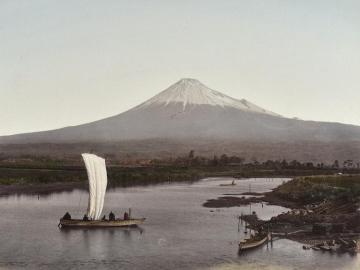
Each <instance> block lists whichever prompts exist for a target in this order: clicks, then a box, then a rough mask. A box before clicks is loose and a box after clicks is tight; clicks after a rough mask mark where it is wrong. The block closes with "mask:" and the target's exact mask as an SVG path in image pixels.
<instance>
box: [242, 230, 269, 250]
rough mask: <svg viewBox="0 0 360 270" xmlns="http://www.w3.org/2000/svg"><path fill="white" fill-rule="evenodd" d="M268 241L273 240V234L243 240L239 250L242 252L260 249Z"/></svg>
mask: <svg viewBox="0 0 360 270" xmlns="http://www.w3.org/2000/svg"><path fill="white" fill-rule="evenodd" d="M268 240H271V234H270V233H268V234H258V235H256V236H254V237H253V238H250V239H246V240H242V241H241V242H240V243H239V249H240V250H248V249H252V248H256V247H259V246H261V245H263V244H265V243H266V242H267V241H268Z"/></svg>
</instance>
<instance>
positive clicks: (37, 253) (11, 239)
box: [0, 178, 360, 270]
mask: <svg viewBox="0 0 360 270" xmlns="http://www.w3.org/2000/svg"><path fill="white" fill-rule="evenodd" d="M286 180H287V179H267V178H262V179H247V180H238V181H237V185H236V186H230V187H223V186H219V185H220V184H221V183H230V182H231V179H226V178H209V179H204V180H202V181H199V182H196V183H192V184H187V183H186V184H184V183H182V184H169V185H167V184H166V185H157V186H147V187H131V188H117V189H112V190H109V191H108V192H107V194H106V199H105V209H104V213H107V214H108V213H109V212H110V210H112V211H114V212H115V213H116V214H118V215H119V214H122V213H123V212H124V211H125V210H127V209H128V208H129V207H131V208H132V213H133V216H136V217H146V218H147V220H146V222H145V223H144V224H143V225H142V226H141V227H140V228H138V229H136V228H133V229H121V228H117V229H95V230H94V229H90V230H79V229H78V230H60V229H59V228H58V227H57V224H58V221H59V217H61V216H62V215H63V214H64V213H65V212H66V211H69V212H70V213H71V214H72V216H73V217H81V216H82V215H83V214H84V211H85V210H86V207H87V192H85V191H81V190H75V191H72V192H62V193H54V194H50V195H47V196H40V197H38V196H29V195H20V196H7V197H0V210H1V215H0V269H21V268H22V269H245V270H247V269H312V270H314V269H326V270H329V269H346V270H355V269H360V261H359V258H358V257H359V256H350V255H346V254H345V255H341V256H340V255H331V254H327V253H322V252H319V251H311V250H303V249H302V248H301V247H302V245H301V244H298V243H296V242H292V241H288V240H278V241H275V242H274V243H273V246H272V247H271V246H270V245H269V246H267V245H264V246H263V247H261V248H259V249H256V250H254V251H251V252H247V253H244V254H240V255H239V254H238V242H239V240H241V239H242V238H244V237H245V236H246V235H245V234H244V228H243V227H240V230H238V219H237V217H238V216H239V215H240V214H241V212H243V213H249V212H250V211H256V212H257V214H258V215H259V216H260V217H261V218H264V219H268V218H270V217H271V216H274V215H277V214H279V213H281V212H283V211H286V210H287V209H285V208H282V207H277V206H268V205H264V207H263V208H262V206H261V204H254V205H252V206H251V210H250V207H249V206H246V207H234V208H226V209H218V210H216V209H209V208H204V207H202V204H203V203H204V202H205V201H206V200H207V199H213V198H217V197H218V196H222V195H223V194H227V193H242V192H247V191H249V188H251V191H253V192H264V191H268V190H270V189H272V188H274V187H276V186H277V185H279V184H281V183H282V182H283V181H286Z"/></svg>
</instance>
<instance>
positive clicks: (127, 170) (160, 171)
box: [0, 163, 337, 195]
mask: <svg viewBox="0 0 360 270" xmlns="http://www.w3.org/2000/svg"><path fill="white" fill-rule="evenodd" d="M107 169H108V187H109V188H111V187H119V186H120V187H128V186H139V185H141V186H144V185H153V184H159V183H172V182H192V181H197V180H200V179H202V178H206V177H234V178H237V179H242V178H250V177H293V176H296V175H311V174H333V173H334V172H336V171H337V170H335V169H331V168H317V169H314V168H309V169H306V168H303V169H264V168H257V167H253V166H247V165H244V166H230V165H229V166H156V165H152V166H138V167H124V166H108V168H107ZM75 188H87V175H86V170H85V168H84V167H83V166H70V165H69V164H66V165H65V164H63V165H61V163H54V164H53V163H36V164H33V165H29V164H21V163H15V164H12V165H11V164H3V165H2V166H1V165H0V195H11V194H22V193H30V194H37V193H51V192H61V191H67V190H72V189H75Z"/></svg>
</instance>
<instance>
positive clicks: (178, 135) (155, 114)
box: [0, 79, 360, 144]
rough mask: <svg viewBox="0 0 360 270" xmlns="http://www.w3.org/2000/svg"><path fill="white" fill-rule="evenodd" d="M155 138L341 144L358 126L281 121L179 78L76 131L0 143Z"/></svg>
mask: <svg viewBox="0 0 360 270" xmlns="http://www.w3.org/2000/svg"><path fill="white" fill-rule="evenodd" d="M159 138H160V139H161V138H166V139H176V140H182V139H196V140H202V139H212V140H232V141H253V142H254V141H255V142H256V141H260V142H264V141H265V142H266V141H269V142H281V141H283V142H296V141H318V142H339V141H340V142H341V141H357V140H360V127H357V126H351V125H344V124H338V123H324V122H314V121H302V120H295V119H289V118H285V117H282V116H280V115H278V114H276V113H273V112H271V111H268V110H266V109H263V108H260V107H259V106H257V105H254V104H252V103H250V102H248V101H246V100H244V99H242V100H237V99H234V98H231V97H228V96H226V95H224V94H222V93H220V92H217V91H215V90H212V89H209V88H208V87H206V86H205V85H203V84H202V83H200V82H199V81H197V80H195V79H182V80H180V81H179V82H177V83H175V84H174V85H172V86H170V87H169V88H168V89H166V90H164V91H163V92H161V93H160V94H158V95H156V96H155V97H153V98H151V99H150V100H148V101H146V102H144V103H143V104H141V105H139V106H137V107H135V108H133V109H131V110H129V111H127V112H124V113H121V114H119V115H116V116H113V117H110V118H106V119H103V120H99V121H96V122H92V123H88V124H84V125H79V126H75V127H66V128H62V129H58V130H52V131H46V132H36V133H29V134H20V135H14V136H4V137H0V143H2V144H9V143H20V144H21V143H81V142H105V143H106V142H117V141H124V140H143V139H159ZM196 140H195V141H196Z"/></svg>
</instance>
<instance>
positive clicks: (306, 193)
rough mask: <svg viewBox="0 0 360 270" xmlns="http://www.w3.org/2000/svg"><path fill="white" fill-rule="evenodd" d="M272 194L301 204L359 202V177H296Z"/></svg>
mask: <svg viewBox="0 0 360 270" xmlns="http://www.w3.org/2000/svg"><path fill="white" fill-rule="evenodd" d="M274 193H275V194H276V195H278V196H279V197H281V198H284V199H286V200H290V201H298V202H301V203H302V204H310V203H319V202H322V201H324V200H328V201H331V200H333V201H336V200H340V199H341V201H360V175H359V174H355V175H319V176H308V177H297V178H295V179H293V180H292V181H289V182H287V183H285V184H283V185H281V186H280V187H278V188H277V189H276V190H275V191H274Z"/></svg>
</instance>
